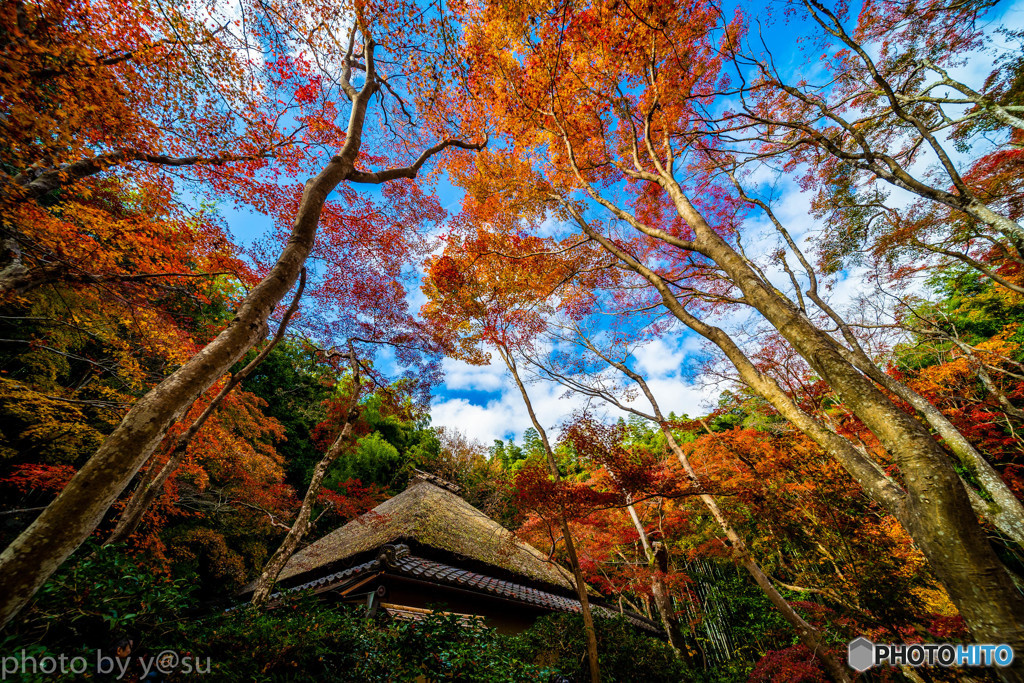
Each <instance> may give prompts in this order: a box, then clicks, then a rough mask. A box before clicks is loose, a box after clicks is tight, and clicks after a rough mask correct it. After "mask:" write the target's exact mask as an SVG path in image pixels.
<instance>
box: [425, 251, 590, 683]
mask: <svg viewBox="0 0 1024 683" xmlns="http://www.w3.org/2000/svg"><path fill="white" fill-rule="evenodd" d="M476 238H477V239H476V244H477V246H476V249H477V250H479V249H481V248H485V246H484V245H486V243H487V242H488V236H487V234H486V233H483V232H478V233H477V235H476ZM524 241H525V243H526V245H530V244H534V245H537V246H542V245H543V242H542V241H541V240H536V239H529V238H527V239H526V240H524ZM450 246H451V245H449V247H450ZM524 246H525V245H524ZM447 251H448V249H446V252H447ZM533 261H534V262H533V263H530V265H531V266H532V268H530V269H527V268H523V267H521V265H522V264H514V265H510V264H509V263H508V262H507V261H503V260H499V261H492V262H491V264H493V265H494V267H495V268H496V270H495V271H492V272H488V271H487V268H486V266H484V267H483V268H482V269H481V271H477V272H474V271H470V270H467V269H464V268H461V267H460V264H459V263H458V262H457V261H456V260H454V259H453V258H452V257H451V256H450V255H448V254H447V253H445V254H442V255H441V256H440V257H436V258H432V259H431V260H430V261H429V263H428V272H429V277H428V279H427V280H426V283H425V284H424V290H425V292H426V293H427V296H428V297H429V301H428V302H427V304H426V305H424V308H423V314H424V317H426V318H427V320H429V321H430V322H431V323H432V324H433V328H434V331H435V334H436V335H437V337H438V339H439V342H440V343H441V344H442V345H443V346H444V348H445V349H446V350H447V352H448V353H450V354H451V355H455V356H456V357H460V358H463V359H465V360H467V361H469V362H472V363H476V364H481V363H487V362H489V360H490V354H489V352H488V350H486V349H485V348H484V347H485V346H486V347H489V348H493V349H495V350H496V352H497V353H498V355H499V357H500V358H501V360H502V361H503V362H504V364H505V367H506V368H507V369H508V371H509V374H510V375H511V376H512V379H513V380H514V381H515V384H516V387H517V388H518V390H519V394H520V396H521V397H522V399H523V403H524V404H525V405H526V410H527V413H528V414H529V416H530V422H531V423H532V424H533V428H534V429H535V430H536V432H537V434H538V437H539V439H540V442H541V446H542V450H543V453H544V455H545V466H546V469H547V472H548V476H550V477H551V478H552V479H553V480H554V481H555V482H556V483H557V482H558V480H559V479H560V478H561V473H560V472H559V469H558V463H557V461H556V459H555V454H554V451H553V449H552V446H551V442H550V441H549V439H548V436H547V432H546V430H545V429H544V427H543V425H541V423H540V420H539V419H538V418H537V414H536V412H535V411H534V408H533V403H532V402H531V400H530V395H529V392H528V391H527V389H526V385H525V384H524V382H523V378H522V376H521V374H520V372H519V366H518V361H517V358H516V357H517V355H518V354H519V349H520V347H521V346H523V345H528V344H529V343H530V341H531V337H532V336H533V335H534V334H535V332H536V330H537V327H536V325H537V323H536V320H537V312H536V310H534V309H535V307H536V306H538V305H541V306H543V305H544V304H543V301H544V299H545V298H546V297H545V294H546V293H550V292H551V287H552V285H553V284H556V283H558V279H559V277H560V276H561V275H562V274H563V273H565V270H564V268H544V266H545V265H551V264H548V263H544V262H540V263H538V262H537V261H539V259H535V260H533ZM488 265H490V264H488ZM554 518H555V519H556V520H557V523H558V525H559V527H560V530H561V535H562V539H561V540H562V542H563V544H564V546H565V550H566V554H567V556H568V559H569V566H570V567H571V568H572V571H573V575H574V576H573V579H574V581H573V583H574V585H575V587H576V593H577V595H578V596H579V601H580V605H581V610H582V613H583V620H584V628H585V630H586V634H587V659H588V664H589V671H590V680H591V681H594V682H595V683H596V682H597V681H600V680H601V672H600V665H599V663H598V654H597V636H596V631H595V629H594V622H593V616H592V614H591V610H590V603H589V598H588V596H587V585H586V582H585V581H584V579H583V574H582V570H581V569H580V560H579V555H578V552H577V549H576V544H575V543H574V541H573V538H572V533H571V530H570V528H569V522H568V512H567V511H566V509H565V501H563V502H561V503H559V504H558V512H557V514H556V515H555V517H554Z"/></svg>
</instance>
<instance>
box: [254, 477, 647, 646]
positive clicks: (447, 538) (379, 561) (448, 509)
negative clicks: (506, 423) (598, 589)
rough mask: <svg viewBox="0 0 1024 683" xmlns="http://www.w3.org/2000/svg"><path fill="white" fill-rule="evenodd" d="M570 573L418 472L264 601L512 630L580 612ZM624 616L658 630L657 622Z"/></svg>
mask: <svg viewBox="0 0 1024 683" xmlns="http://www.w3.org/2000/svg"><path fill="white" fill-rule="evenodd" d="M571 578H572V574H571V573H570V572H569V571H567V570H566V569H564V568H563V567H560V566H559V565H557V564H555V563H554V562H551V561H549V560H548V558H547V557H546V556H545V555H544V554H543V553H541V552H540V551H538V550H537V549H535V548H533V547H532V546H530V545H529V544H527V543H524V542H523V541H521V540H519V539H518V538H516V537H515V535H514V534H513V533H512V532H510V531H509V530H508V529H505V528H504V527H502V526H501V525H500V524H498V523H497V522H495V521H494V520H493V519H490V518H489V517H487V515H485V514H484V513H482V512H481V511H480V510H478V509H476V508H475V507H473V506H472V505H470V504H469V503H467V502H466V501H465V500H463V499H462V498H461V497H460V496H459V495H458V488H457V487H455V486H454V485H452V484H450V483H448V482H445V481H444V480H441V479H438V478H437V477H433V476H432V475H429V474H426V473H423V472H419V473H417V476H416V477H415V478H414V479H413V480H412V482H411V483H410V485H409V487H408V488H406V490H405V491H403V492H402V493H400V494H398V495H397V496H395V497H393V498H391V499H389V500H387V501H385V502H384V503H382V504H380V505H378V506H377V507H376V508H374V509H373V510H371V511H370V512H368V513H366V514H364V515H362V516H360V517H359V518H357V519H355V520H353V521H351V522H349V523H348V524H346V525H344V526H342V527H341V528H339V529H336V530H335V531H333V532H331V533H329V534H327V535H326V536H324V537H323V538H321V539H320V540H318V541H316V542H315V543H313V544H312V545H310V546H308V547H307V548H305V549H303V550H301V551H300V552H297V553H296V554H295V555H294V556H293V557H292V558H291V560H290V561H289V562H288V564H287V565H285V568H284V570H283V571H282V572H281V575H280V577H279V579H278V586H279V587H280V588H281V589H282V592H281V593H276V594H275V595H274V596H272V597H271V600H272V601H273V600H275V599H277V598H279V597H280V596H281V594H282V593H285V592H292V591H312V592H314V593H317V594H322V595H323V597H324V598H325V599H331V600H338V601H342V602H348V603H356V602H362V603H365V604H366V605H367V606H368V607H369V608H370V609H371V610H372V611H378V610H384V611H386V612H388V613H389V614H391V615H392V616H393V617H395V618H399V619H418V618H421V617H422V616H423V615H425V614H427V613H429V612H430V611H431V610H433V609H442V610H443V611H446V612H452V613H456V614H459V615H462V616H464V617H465V618H467V619H469V618H479V619H482V620H483V621H484V623H486V624H487V625H488V626H491V627H493V628H497V629H498V630H499V631H501V632H505V633H516V632H519V631H522V630H524V629H526V628H528V627H529V626H531V625H532V624H533V622H534V620H536V619H537V617H539V616H541V615H543V614H548V613H551V612H579V611H580V603H579V601H578V600H577V599H576V592H575V590H574V588H573V583H572V580H571ZM594 609H595V611H596V612H597V613H599V614H600V613H604V614H606V615H610V614H611V613H612V610H609V609H608V608H606V607H603V606H601V605H595V606H594ZM625 616H626V617H627V618H628V619H629V620H630V621H632V622H633V623H634V624H635V625H636V626H637V627H639V628H641V629H643V630H645V631H649V632H651V633H652V634H660V629H659V628H658V625H657V624H655V623H654V622H652V621H650V620H648V619H645V618H644V617H642V616H640V615H637V614H633V613H626V615H625Z"/></svg>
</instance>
